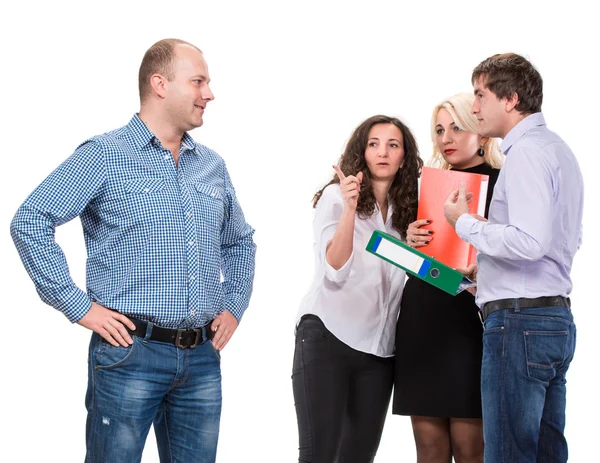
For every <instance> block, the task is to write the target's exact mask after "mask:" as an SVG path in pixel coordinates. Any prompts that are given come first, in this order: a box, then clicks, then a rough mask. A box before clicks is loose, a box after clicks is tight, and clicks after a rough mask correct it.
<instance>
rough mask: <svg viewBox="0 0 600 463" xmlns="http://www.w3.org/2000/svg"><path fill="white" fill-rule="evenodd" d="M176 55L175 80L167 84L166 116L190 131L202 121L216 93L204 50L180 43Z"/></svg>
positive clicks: (179, 126)
mask: <svg viewBox="0 0 600 463" xmlns="http://www.w3.org/2000/svg"><path fill="white" fill-rule="evenodd" d="M175 55H176V56H175V61H174V63H173V73H174V77H173V80H172V81H167V82H166V84H165V89H166V93H165V104H166V105H165V106H166V111H167V114H166V116H167V117H168V118H169V120H170V121H171V122H172V123H173V124H174V125H175V126H176V127H178V128H179V129H180V130H181V131H183V132H187V131H189V130H192V129H195V128H196V127H200V126H201V125H202V124H203V122H204V121H203V119H202V117H203V115H204V110H205V109H206V105H207V104H208V102H209V101H211V100H213V99H214V95H213V93H212V91H211V90H210V87H209V86H208V84H209V83H210V77H209V75H208V66H207V65H206V61H205V60H204V56H203V55H202V53H200V52H199V51H198V50H196V49H195V48H193V47H190V46H189V45H177V47H176V49H175Z"/></svg>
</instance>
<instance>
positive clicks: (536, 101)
mask: <svg viewBox="0 0 600 463" xmlns="http://www.w3.org/2000/svg"><path fill="white" fill-rule="evenodd" d="M481 76H483V78H484V81H485V86H486V87H487V88H488V89H489V90H490V91H491V92H492V93H493V94H494V95H496V97H497V98H498V99H502V98H511V97H512V96H513V94H515V93H516V94H517V95H518V96H519V102H518V103H517V105H516V106H515V109H516V110H517V111H519V112H520V113H521V114H527V115H529V114H533V113H538V112H540V111H541V110H542V100H543V99H544V89H543V87H544V84H543V81H542V76H541V75H540V73H539V72H538V70H537V69H536V68H535V67H534V66H533V64H531V63H530V62H529V61H527V60H526V59H525V58H523V57H522V56H521V55H517V54H516V53H504V54H501V55H500V54H499V55H494V56H490V57H489V58H487V59H485V60H483V61H482V62H481V63H479V64H478V65H477V67H476V68H475V69H473V74H472V75H471V83H473V84H474V83H475V81H476V80H478V79H479V77H481Z"/></svg>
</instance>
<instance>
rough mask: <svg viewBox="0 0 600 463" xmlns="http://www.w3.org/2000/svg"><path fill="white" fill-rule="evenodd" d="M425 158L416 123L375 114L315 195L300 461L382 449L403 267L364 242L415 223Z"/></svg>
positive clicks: (299, 347)
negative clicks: (313, 266)
mask: <svg viewBox="0 0 600 463" xmlns="http://www.w3.org/2000/svg"><path fill="white" fill-rule="evenodd" d="M422 165H423V162H422V160H421V158H420V157H419V152H418V148H417V143H416V141H415V138H414V136H413V135H412V133H411V132H410V130H409V129H408V127H406V126H405V125H404V124H403V123H402V122H401V121H400V120H398V119H396V118H392V117H387V116H381V115H380V116H373V117H371V118H369V119H367V120H366V121H364V122H363V123H362V124H360V125H359V126H358V127H357V128H356V130H355V131H354V133H353V134H352V136H351V138H350V140H349V141H348V144H347V145H346V149H345V151H344V153H343V154H342V156H341V158H340V161H339V165H338V166H334V169H335V170H336V172H337V173H336V175H334V177H333V179H332V180H331V181H330V182H329V183H328V184H327V185H325V186H324V187H323V188H322V189H321V190H320V191H318V192H317V194H316V195H315V197H314V203H313V206H314V207H315V209H316V211H315V219H314V251H315V258H316V272H315V273H316V274H315V279H314V282H313V284H312V286H311V288H310V290H309V292H308V294H307V295H306V296H305V298H304V299H303V301H302V304H301V307H300V311H299V314H298V319H299V322H298V325H297V329H296V349H295V353H294V366H293V375H292V380H293V381H292V382H293V388H294V398H295V403H296V415H297V418H298V430H299V438H300V439H299V440H300V449H299V450H300V456H299V462H313V463H315V462H327V463H331V462H334V461H340V462H342V461H343V462H345V463H352V462H357V463H358V462H360V463H365V462H371V461H373V459H374V457H375V453H376V452H377V448H378V446H379V441H380V439H381V432H382V430H383V424H384V421H385V415H386V412H387V409H388V405H389V401H390V396H391V392H392V385H393V381H394V361H393V355H394V331H395V326H396V319H397V317H398V308H399V305H400V304H399V303H400V297H401V295H402V289H403V286H404V280H405V273H404V271H402V270H400V269H399V268H397V267H394V266H393V265H390V264H388V263H387V262H385V261H383V260H381V259H378V258H377V257H375V256H373V255H371V254H369V253H367V252H366V250H365V248H366V246H367V243H368V241H369V238H370V237H371V234H372V232H373V230H376V229H377V230H382V231H385V232H387V233H389V234H391V235H394V236H396V237H401V235H402V234H403V233H404V232H405V231H406V229H407V228H408V225H409V223H411V222H413V221H414V219H415V217H416V207H417V181H418V177H419V174H420V171H421V167H422Z"/></svg>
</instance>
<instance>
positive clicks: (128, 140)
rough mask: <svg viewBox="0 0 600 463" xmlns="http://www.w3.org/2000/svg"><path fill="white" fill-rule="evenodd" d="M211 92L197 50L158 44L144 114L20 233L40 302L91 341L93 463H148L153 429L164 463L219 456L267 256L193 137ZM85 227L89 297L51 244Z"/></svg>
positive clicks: (73, 163) (105, 144)
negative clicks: (75, 226)
mask: <svg viewBox="0 0 600 463" xmlns="http://www.w3.org/2000/svg"><path fill="white" fill-rule="evenodd" d="M209 83H210V78H209V74H208V68H207V65H206V61H205V60H204V57H203V54H202V52H201V51H200V50H199V49H198V48H196V47H195V46H193V45H191V44H189V43H187V42H183V41H181V40H177V39H166V40H161V41H160V42H157V43H156V44H154V45H153V46H152V47H151V48H150V49H149V50H148V51H147V52H146V54H145V55H144V58H143V60H142V64H141V66H140V72H139V89H140V100H141V109H140V112H139V113H138V114H136V115H134V116H133V118H132V119H131V121H130V122H129V124H127V125H126V126H125V127H122V128H120V129H118V130H115V131H112V132H108V133H106V134H104V135H100V136H96V137H93V138H90V139H89V140H87V141H85V142H84V143H82V144H81V145H80V146H79V147H78V148H77V149H76V150H75V152H74V153H73V155H72V156H71V157H69V158H68V159H67V160H66V161H64V162H63V163H62V164H61V165H60V166H59V167H58V168H57V169H56V170H55V171H54V172H52V173H51V174H50V175H49V176H48V178H46V180H44V181H43V182H42V184H41V185H40V186H38V187H37V188H36V189H35V190H34V191H33V193H31V195H30V196H29V197H28V198H27V199H26V200H25V202H24V203H23V205H22V206H21V207H20V208H19V210H18V211H17V213H16V215H15V217H14V219H13V221H12V224H11V234H12V237H13V240H14V242H15V245H16V247H17V250H18V252H19V254H20V256H21V259H22V260H23V263H24V265H25V268H26V269H27V272H28V273H29V275H30V276H31V278H32V280H33V281H34V283H35V286H36V289H37V291H38V293H39V295H40V297H41V298H42V300H43V301H44V302H46V303H47V304H50V305H52V306H53V307H55V308H56V309H58V310H60V311H61V312H63V313H64V314H65V316H66V317H67V318H68V319H69V320H70V321H71V322H74V323H75V322H76V323H78V324H80V325H82V326H84V327H86V328H88V329H90V330H92V331H93V334H92V340H91V343H90V351H89V377H88V391H87V395H86V407H87V410H88V418H87V427H86V439H87V457H86V461H88V462H111V463H116V462H134V461H140V459H141V455H142V451H143V447H144V443H145V439H146V436H147V434H148V431H149V429H150V425H151V424H152V423H154V427H155V434H156V438H157V442H158V449H159V453H160V458H161V461H168V462H171V461H178V462H184V463H185V462H192V461H193V462H213V461H215V458H216V449H217V440H218V434H219V421H220V414H221V370H220V351H221V350H222V349H223V347H224V346H225V345H226V344H227V342H228V341H229V339H230V338H231V336H232V334H233V333H234V331H235V330H236V328H237V326H238V323H239V321H240V319H241V317H242V315H243V313H244V311H245V309H246V308H247V307H248V303H249V299H250V294H251V292H252V282H253V279H254V256H255V249H256V246H255V244H254V242H253V240H252V235H253V232H254V230H253V229H252V227H250V225H248V224H247V223H246V221H245V219H244V215H243V213H242V210H241V208H240V205H239V203H238V201H237V199H236V195H235V190H234V188H233V185H232V183H231V179H230V178H229V174H228V172H227V168H226V167H225V163H224V161H223V159H222V158H221V157H219V156H218V155H217V153H215V152H214V151H212V150H211V149H209V148H207V147H206V146H203V145H201V144H199V143H196V142H195V141H194V140H193V139H192V137H191V136H190V135H189V134H188V133H187V132H188V131H190V130H192V129H194V128H196V127H200V126H201V125H202V123H203V115H204V111H205V109H206V105H207V104H208V102H210V101H211V100H213V98H214V96H213V94H212V92H211V90H210V88H209ZM76 216H80V218H81V223H82V225H83V232H84V236H85V244H86V249H87V257H88V258H87V291H83V290H81V289H80V288H78V287H77V286H76V285H75V284H74V282H73V280H72V279H71V277H70V275H69V269H68V267H67V262H66V260H65V256H64V254H63V253H62V251H61V249H60V247H59V246H58V245H57V244H56V242H55V239H54V231H55V228H56V226H58V225H61V224H63V223H66V222H68V221H69V220H71V219H73V218H75V217H76Z"/></svg>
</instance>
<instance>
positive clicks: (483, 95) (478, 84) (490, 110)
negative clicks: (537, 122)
mask: <svg viewBox="0 0 600 463" xmlns="http://www.w3.org/2000/svg"><path fill="white" fill-rule="evenodd" d="M485 82H486V78H485V76H484V75H481V76H479V78H478V79H477V80H476V81H475V84H474V85H473V90H474V93H475V102H474V103H473V106H472V108H471V111H472V112H473V114H475V116H477V120H478V121H479V128H480V129H481V132H480V133H481V135H483V136H484V137H500V138H504V136H505V135H506V133H507V131H506V130H505V129H506V127H507V125H508V122H509V121H508V113H507V111H506V98H502V99H498V98H497V97H496V95H495V94H494V93H493V92H492V91H490V90H489V89H488V88H487V87H486V85H485Z"/></svg>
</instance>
